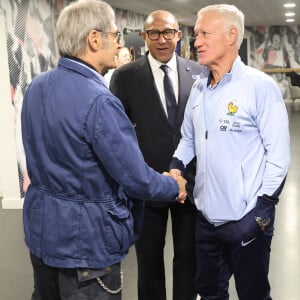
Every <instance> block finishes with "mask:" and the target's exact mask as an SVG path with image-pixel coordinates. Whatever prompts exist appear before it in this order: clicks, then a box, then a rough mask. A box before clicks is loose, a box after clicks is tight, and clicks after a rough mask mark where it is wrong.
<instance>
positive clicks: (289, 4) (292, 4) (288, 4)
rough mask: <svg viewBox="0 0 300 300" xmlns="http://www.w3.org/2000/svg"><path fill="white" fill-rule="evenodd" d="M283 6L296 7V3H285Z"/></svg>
mask: <svg viewBox="0 0 300 300" xmlns="http://www.w3.org/2000/svg"><path fill="white" fill-rule="evenodd" d="M283 6H284V7H287V8H290V7H295V6H296V4H295V3H285V4H284V5H283Z"/></svg>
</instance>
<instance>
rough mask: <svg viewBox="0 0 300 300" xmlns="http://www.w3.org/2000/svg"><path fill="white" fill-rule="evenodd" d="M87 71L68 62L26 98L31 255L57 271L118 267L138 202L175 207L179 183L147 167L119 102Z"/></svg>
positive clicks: (137, 220) (37, 82)
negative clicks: (162, 202)
mask: <svg viewBox="0 0 300 300" xmlns="http://www.w3.org/2000/svg"><path fill="white" fill-rule="evenodd" d="M102 80H103V78H102V76H100V75H99V74H97V73H96V72H95V71H93V70H92V69H91V68H88V67H87V66H85V65H83V64H80V63H78V62H75V61H73V60H70V59H67V58H60V60H59V63H58V66H57V67H56V68H54V69H53V70H51V71H48V72H46V73H42V74H40V75H39V76H37V77H36V78H34V80H33V82H32V83H31V85H30V86H29V88H28V89H27V91H26V94H25V97H24V102H23V108H22V135H23V143H24V148H25V153H26V161H27V168H28V174H29V177H30V179H31V184H30V186H29V189H28V191H27V193H26V195H25V201H24V210H23V217H24V231H25V241H26V244H27V246H28V247H29V250H30V251H31V252H32V253H33V254H34V255H36V256H38V257H41V258H42V259H43V261H44V262H45V263H46V264H48V265H50V266H54V267H65V268H77V267H85V268H101V267H105V266H108V265H112V264H114V263H117V262H120V261H121V260H122V259H123V258H124V256H125V255H126V254H127V253H128V249H129V247H130V246H131V245H132V244H133V243H134V241H135V239H136V237H137V234H138V232H139V229H140V225H141V218H142V211H143V201H141V200H138V199H142V200H143V199H147V200H151V199H153V200H154V199H155V200H157V199H160V200H161V201H174V199H175V197H176V196H177V194H178V186H177V183H176V182H175V181H174V180H173V179H172V178H170V177H167V176H163V175H161V174H159V173H156V172H155V171H154V170H153V169H151V168H149V167H148V166H147V165H146V164H145V162H144V159H143V156H142V154H141V152H140V150H139V148H138V143H137V139H136V135H135V132H134V129H133V126H132V124H131V123H130V121H129V120H128V118H127V116H126V114H125V113H124V109H123V106H122V104H121V102H120V101H119V99H117V98H116V97H114V96H113V95H112V94H111V93H110V91H109V90H108V89H107V87H106V85H105V84H104V83H103V81H102Z"/></svg>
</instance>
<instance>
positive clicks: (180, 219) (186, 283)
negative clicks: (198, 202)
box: [135, 201, 197, 300]
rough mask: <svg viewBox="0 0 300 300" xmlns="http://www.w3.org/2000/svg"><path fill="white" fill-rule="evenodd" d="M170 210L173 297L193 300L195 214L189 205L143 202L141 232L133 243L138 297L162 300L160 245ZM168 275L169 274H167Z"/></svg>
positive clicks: (163, 285) (164, 293) (162, 241)
mask: <svg viewBox="0 0 300 300" xmlns="http://www.w3.org/2000/svg"><path fill="white" fill-rule="evenodd" d="M169 211H170V215H171V220H172V236H173V248H174V257H173V300H194V299H196V296H197V294H196V292H195V289H194V276H195V235H194V234H195V213H196V209H195V206H194V205H193V204H191V203H190V202H189V201H186V203H185V204H184V205H182V204H179V203H177V202H176V203H171V204H170V203H169V204H165V205H162V206H161V207H154V206H150V205H146V208H145V215H144V220H143V226H142V233H141V236H140V238H139V239H138V241H137V242H136V244H135V248H136V254H137V263H138V299H139V300H166V286H165V266H164V246H165V239H166V231H167V221H168V214H169ZM167 276H171V274H167Z"/></svg>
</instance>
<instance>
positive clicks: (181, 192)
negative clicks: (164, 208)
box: [163, 169, 187, 204]
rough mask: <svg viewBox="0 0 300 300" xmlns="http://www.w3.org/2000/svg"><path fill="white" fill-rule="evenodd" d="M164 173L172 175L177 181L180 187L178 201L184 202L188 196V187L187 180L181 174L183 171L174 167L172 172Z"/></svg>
mask: <svg viewBox="0 0 300 300" xmlns="http://www.w3.org/2000/svg"><path fill="white" fill-rule="evenodd" d="M177 171H178V172H177ZM163 174H164V175H166V176H171V177H173V178H174V179H175V180H176V181H177V184H178V188H179V193H178V196H177V201H178V202H179V203H182V204H183V203H184V202H185V199H186V197H187V192H186V188H185V185H186V180H185V179H184V178H183V177H182V176H181V172H180V171H179V170H176V169H172V170H171V171H170V173H168V172H164V173H163Z"/></svg>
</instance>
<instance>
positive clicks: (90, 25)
mask: <svg viewBox="0 0 300 300" xmlns="http://www.w3.org/2000/svg"><path fill="white" fill-rule="evenodd" d="M114 23H115V12H114V10H113V9H112V7H111V6H110V5H109V4H107V3H106V2H103V1H100V0H78V1H75V2H72V3H71V4H69V5H68V6H66V7H65V8H64V9H63V10H62V11H61V13H60V15H59V17H58V20H57V23H56V44H57V48H58V52H59V54H60V55H61V56H75V55H78V54H82V53H83V52H84V50H85V47H86V38H87V36H88V34H89V32H90V31H91V30H93V29H97V30H99V31H103V32H107V31H110V30H111V27H112V25H113V24H114Z"/></svg>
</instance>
